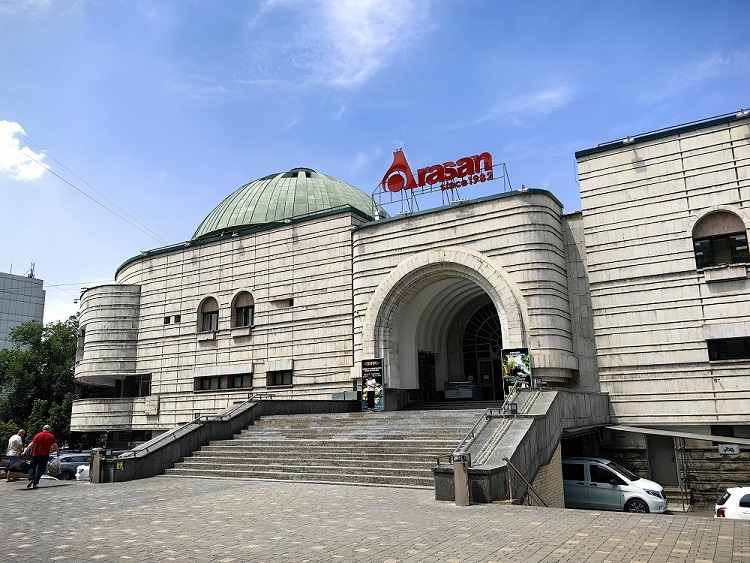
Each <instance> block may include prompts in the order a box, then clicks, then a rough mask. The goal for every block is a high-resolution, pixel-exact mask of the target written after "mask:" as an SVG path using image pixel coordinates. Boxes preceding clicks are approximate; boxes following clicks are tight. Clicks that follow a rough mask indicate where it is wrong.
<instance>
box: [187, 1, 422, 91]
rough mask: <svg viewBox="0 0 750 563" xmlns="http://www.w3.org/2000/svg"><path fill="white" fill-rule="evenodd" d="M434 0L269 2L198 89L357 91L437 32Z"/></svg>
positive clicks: (197, 78) (198, 75)
mask: <svg viewBox="0 0 750 563" xmlns="http://www.w3.org/2000/svg"><path fill="white" fill-rule="evenodd" d="M429 2H430V0H267V1H266V2H263V3H262V4H261V5H260V7H259V8H258V10H256V11H255V12H254V14H253V15H252V16H250V17H249V19H248V21H247V23H246V29H247V39H246V40H245V42H244V43H243V45H241V46H240V47H238V48H235V50H234V52H233V53H232V54H231V55H229V56H227V57H225V58H224V59H223V61H222V63H221V64H220V65H218V66H217V65H213V66H212V67H211V68H210V70H208V71H207V72H206V73H205V75H202V74H201V73H200V72H197V73H194V74H195V75H196V76H193V77H192V78H191V79H190V80H191V81H193V82H196V83H197V85H196V86H192V87H190V90H191V93H193V94H196V95H199V96H206V97H212V96H237V95H247V94H249V93H255V92H268V91H278V90H281V89H307V88H310V87H320V86H321V85H324V86H326V87H331V86H333V87H336V88H340V89H344V90H350V89H354V88H357V87H359V86H361V85H363V84H365V83H367V82H369V81H370V80H372V79H373V77H374V76H375V75H376V74H377V73H379V72H381V71H382V70H383V69H385V68H386V67H387V66H388V65H389V64H391V63H392V61H393V60H394V59H395V58H396V57H397V56H398V54H399V53H402V52H404V51H406V50H407V49H408V48H409V45H411V44H412V43H413V42H414V41H417V40H418V39H419V38H420V37H421V35H422V34H423V33H426V32H427V31H428V30H429V29H431V26H430V25H429V24H428V22H429ZM282 10H283V13H282ZM235 47H236V46H235Z"/></svg>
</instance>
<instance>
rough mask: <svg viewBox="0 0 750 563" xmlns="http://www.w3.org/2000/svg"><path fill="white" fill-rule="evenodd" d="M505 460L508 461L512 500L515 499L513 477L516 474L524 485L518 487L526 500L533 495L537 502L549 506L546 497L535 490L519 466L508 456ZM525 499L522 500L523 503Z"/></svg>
mask: <svg viewBox="0 0 750 563" xmlns="http://www.w3.org/2000/svg"><path fill="white" fill-rule="evenodd" d="M503 460H504V461H505V463H507V464H508V465H507V467H508V472H507V473H508V496H509V497H510V499H511V500H513V496H514V495H513V477H514V476H515V477H516V478H517V479H520V480H521V481H522V482H523V484H524V486H525V488H524V487H519V488H518V489H519V490H520V491H521V497H522V498H523V499H525V500H528V498H529V497H530V496H533V497H534V498H535V499H536V501H537V502H540V503H541V504H542V506H547V503H546V502H544V499H543V498H542V497H541V496H540V495H539V493H537V492H536V490H534V487H532V486H531V483H529V482H528V481H527V480H526V477H524V476H523V474H522V473H521V472H520V471H519V470H518V468H517V467H516V466H515V465H513V463H512V462H511V461H510V460H509V459H508V458H507V457H504V458H503ZM523 502H524V501H522V502H521V504H523Z"/></svg>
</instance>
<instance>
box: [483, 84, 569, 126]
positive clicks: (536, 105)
mask: <svg viewBox="0 0 750 563" xmlns="http://www.w3.org/2000/svg"><path fill="white" fill-rule="evenodd" d="M572 97H573V90H572V88H570V87H568V86H558V87H555V88H547V89H544V90H539V91H537V92H527V93H524V94H523V95H522V96H516V97H514V98H508V99H504V100H502V101H501V102H500V103H499V104H497V105H496V106H495V107H494V108H493V109H492V110H490V111H489V112H488V113H486V114H485V115H484V116H482V117H480V118H479V119H478V120H477V122H478V123H483V122H485V121H494V120H498V119H509V120H512V121H516V122H520V121H523V120H524V119H526V118H529V117H538V116H542V115H547V114H549V113H552V112H554V111H557V110H558V109H560V108H562V107H564V106H565V105H567V104H568V103H569V102H570V101H571V99H572Z"/></svg>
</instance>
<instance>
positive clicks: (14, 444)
mask: <svg viewBox="0 0 750 563" xmlns="http://www.w3.org/2000/svg"><path fill="white" fill-rule="evenodd" d="M24 436H26V430H24V429H23V428H20V429H19V430H18V432H16V433H15V434H13V436H11V437H10V440H8V465H6V466H5V482H6V483H9V482H11V481H18V479H19V477H20V473H16V472H13V471H11V470H10V468H11V466H13V465H14V464H16V462H17V461H19V460H20V459H21V454H23V437H24Z"/></svg>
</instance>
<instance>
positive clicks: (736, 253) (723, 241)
mask: <svg viewBox="0 0 750 563" xmlns="http://www.w3.org/2000/svg"><path fill="white" fill-rule="evenodd" d="M693 246H694V248H695V264H696V266H697V267H698V268H710V267H711V266H723V265H727V264H741V263H744V262H750V256H749V255H748V248H747V235H746V234H745V233H735V234H731V235H725V236H720V237H713V238H706V239H694V240H693Z"/></svg>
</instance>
